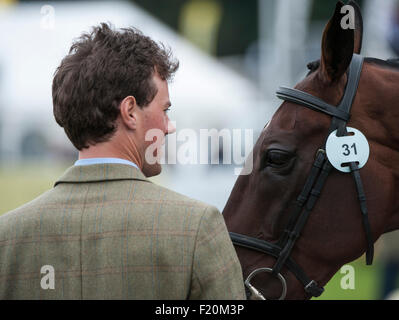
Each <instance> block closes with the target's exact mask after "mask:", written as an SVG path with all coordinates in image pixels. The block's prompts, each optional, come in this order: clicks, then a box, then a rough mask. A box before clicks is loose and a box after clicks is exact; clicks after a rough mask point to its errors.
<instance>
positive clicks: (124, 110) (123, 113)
mask: <svg viewBox="0 0 399 320" xmlns="http://www.w3.org/2000/svg"><path fill="white" fill-rule="evenodd" d="M138 108H139V106H138V105H137V102H136V99H135V98H134V97H133V96H127V97H126V98H124V99H123V100H122V102H121V103H120V105H119V112H120V117H121V121H122V123H123V124H124V125H125V126H127V127H128V128H129V129H131V130H136V128H137V111H138Z"/></svg>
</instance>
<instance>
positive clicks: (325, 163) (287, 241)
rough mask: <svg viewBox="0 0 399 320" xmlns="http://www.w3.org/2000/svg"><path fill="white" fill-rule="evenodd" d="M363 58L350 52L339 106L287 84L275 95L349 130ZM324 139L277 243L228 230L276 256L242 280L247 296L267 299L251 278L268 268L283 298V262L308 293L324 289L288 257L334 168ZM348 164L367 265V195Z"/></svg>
mask: <svg viewBox="0 0 399 320" xmlns="http://www.w3.org/2000/svg"><path fill="white" fill-rule="evenodd" d="M363 60H364V58H363V57H362V56H360V55H357V54H354V55H353V58H352V61H351V64H350V67H349V74H348V81H347V85H346V89H345V93H344V96H343V98H342V100H341V102H340V103H339V105H338V106H333V105H330V104H328V103H326V102H325V101H323V100H321V99H319V98H317V97H315V96H312V95H310V94H308V93H306V92H303V91H300V90H297V89H290V88H286V87H280V88H279V89H278V90H277V92H276V95H277V97H278V98H280V99H282V100H284V101H290V102H293V103H296V104H299V105H301V106H303V107H306V108H309V109H311V110H314V111H317V112H322V113H325V114H327V115H329V116H331V117H332V120H331V125H330V128H329V134H328V136H329V135H330V134H331V133H332V132H334V131H335V130H337V133H336V134H337V136H338V137H342V136H346V135H347V134H348V132H347V122H348V121H349V119H350V112H351V108H352V104H353V101H354V98H355V96H356V92H357V88H358V85H359V80H360V75H361V71H362V67H363ZM326 141H327V138H326V140H325V142H324V145H323V146H322V147H321V148H319V149H318V151H317V152H316V156H315V160H314V163H313V165H312V168H311V170H310V173H309V176H308V178H307V180H306V182H305V185H304V187H303V189H302V191H301V193H300V194H299V196H298V198H297V199H296V202H295V204H296V207H295V209H294V211H293V213H292V215H291V217H290V220H289V222H288V224H287V226H286V228H285V230H284V233H283V234H282V236H281V237H280V239H279V240H278V242H277V243H276V244H274V243H271V242H267V241H264V240H261V239H257V238H253V237H249V236H246V235H242V234H238V233H234V232H230V237H231V240H232V242H233V244H234V245H236V246H240V247H244V248H247V249H252V250H255V251H258V252H261V253H264V254H268V255H271V256H273V257H275V258H276V262H275V264H274V266H273V267H272V268H258V269H256V270H254V271H253V272H252V273H251V274H250V275H249V276H248V277H247V279H246V280H245V286H246V289H247V295H248V296H249V297H252V298H254V299H258V300H266V299H265V297H264V296H263V295H262V293H260V292H259V291H258V290H257V289H256V288H255V287H254V286H252V284H251V279H252V278H253V277H254V276H255V275H256V274H258V273H261V272H267V273H271V274H272V275H273V276H275V277H276V278H277V279H279V280H280V282H281V284H282V288H283V291H282V294H281V296H280V298H279V300H282V299H284V298H285V296H286V291H287V288H286V287H287V284H286V280H285V278H284V277H283V275H282V274H281V269H282V268H283V266H286V267H287V269H288V270H289V271H291V272H292V273H293V274H294V275H295V276H296V278H297V279H298V280H299V281H300V282H301V283H302V285H303V287H304V290H305V292H306V293H307V294H308V295H310V296H314V297H318V296H320V295H321V294H322V293H323V291H324V288H323V287H320V286H319V285H318V284H317V282H316V281H315V280H312V279H310V278H309V277H308V276H307V275H306V273H305V272H304V271H303V269H302V268H301V267H300V266H299V265H298V264H297V263H296V262H295V261H294V260H293V259H292V258H291V257H290V255H291V251H292V249H293V247H294V245H295V243H296V241H297V240H298V238H299V237H300V235H301V231H302V230H303V228H304V226H305V224H306V222H307V219H308V217H309V215H310V213H311V211H312V209H313V208H314V206H315V204H316V202H317V199H318V198H319V196H320V194H321V192H322V189H323V186H324V184H325V182H326V180H327V177H328V175H329V173H330V172H331V170H332V169H334V167H333V166H332V165H331V163H330V161H329V160H328V158H327V155H326ZM349 167H350V172H351V173H352V176H353V178H354V181H355V184H356V190H357V195H358V199H359V203H360V211H361V214H362V222H363V227H364V230H365V234H366V241H367V251H366V263H367V265H371V264H372V262H373V256H374V242H373V237H372V232H371V227H370V223H369V219H368V211H367V205H366V196H365V193H364V189H363V184H362V180H361V177H360V173H359V167H358V164H357V163H356V162H350V163H349Z"/></svg>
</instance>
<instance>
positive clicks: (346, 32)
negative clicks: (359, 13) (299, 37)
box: [321, 1, 354, 82]
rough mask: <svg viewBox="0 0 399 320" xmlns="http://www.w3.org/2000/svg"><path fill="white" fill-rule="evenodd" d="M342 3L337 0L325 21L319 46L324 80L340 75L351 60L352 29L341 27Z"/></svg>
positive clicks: (352, 45)
mask: <svg viewBox="0 0 399 320" xmlns="http://www.w3.org/2000/svg"><path fill="white" fill-rule="evenodd" d="M343 6H344V4H343V3H342V2H341V1H339V2H337V5H336V7H335V12H334V15H333V16H332V18H331V19H330V21H329V22H328V23H327V25H326V27H325V29H324V32H323V40H322V46H321V71H322V74H323V78H324V79H326V81H329V82H333V81H336V80H338V79H340V78H341V77H342V75H343V74H344V73H345V71H346V69H347V68H348V67H349V64H350V62H351V60H352V56H353V52H354V31H353V29H351V28H343V27H342V23H341V22H342V21H343V20H344V17H345V14H343V13H341V8H342V7H343Z"/></svg>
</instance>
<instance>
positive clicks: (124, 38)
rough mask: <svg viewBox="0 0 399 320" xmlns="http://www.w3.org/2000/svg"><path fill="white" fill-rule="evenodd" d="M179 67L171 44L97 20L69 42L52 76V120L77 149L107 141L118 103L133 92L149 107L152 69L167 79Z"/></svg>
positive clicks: (152, 95)
mask: <svg viewBox="0 0 399 320" xmlns="http://www.w3.org/2000/svg"><path fill="white" fill-rule="evenodd" d="M178 67H179V62H178V61H177V60H175V59H173V58H172V54H171V50H170V49H169V48H165V46H164V45H163V44H157V43H156V42H154V41H153V40H152V39H150V38H149V37H147V36H144V35H143V34H142V33H141V31H139V30H138V29H136V28H123V29H120V30H119V31H115V30H113V28H112V26H111V25H109V24H106V23H101V24H100V25H99V26H97V27H93V29H92V31H91V33H83V34H82V35H81V36H80V37H79V38H78V39H77V40H76V41H75V42H74V43H73V44H72V47H71V49H70V50H69V53H68V55H67V56H66V57H65V58H64V59H63V60H62V62H61V64H60V66H59V67H58V68H57V70H56V72H55V74H54V79H53V86H52V94H53V112H54V117H55V120H56V121H57V123H58V124H59V125H60V126H61V127H63V128H64V130H65V133H66V134H67V136H68V138H69V139H70V140H71V142H72V143H73V145H74V146H75V147H76V148H77V149H78V150H82V149H83V148H88V146H89V144H92V145H93V144H96V143H98V142H104V141H107V140H109V138H110V137H111V136H112V135H113V133H114V132H115V129H116V124H115V120H116V119H117V117H118V114H119V105H120V103H121V101H122V100H123V99H124V98H125V97H127V96H129V95H132V96H134V97H135V99H136V101H137V104H138V106H139V107H141V108H143V107H145V106H147V105H148V104H149V103H150V102H151V101H152V100H153V99H154V97H155V95H156V93H157V89H156V87H155V84H154V83H153V81H152V77H153V75H154V73H155V72H157V73H158V74H159V76H160V77H161V78H162V79H163V80H167V81H169V80H170V79H171V78H172V76H173V74H174V73H175V72H176V71H177V69H178Z"/></svg>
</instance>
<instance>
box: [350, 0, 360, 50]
mask: <svg viewBox="0 0 399 320" xmlns="http://www.w3.org/2000/svg"><path fill="white" fill-rule="evenodd" d="M348 5H350V6H352V7H353V9H354V10H355V44H354V53H357V54H360V52H361V51H362V42H363V17H362V12H361V10H360V7H359V5H358V4H357V3H356V1H353V0H351V1H349V2H348Z"/></svg>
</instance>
